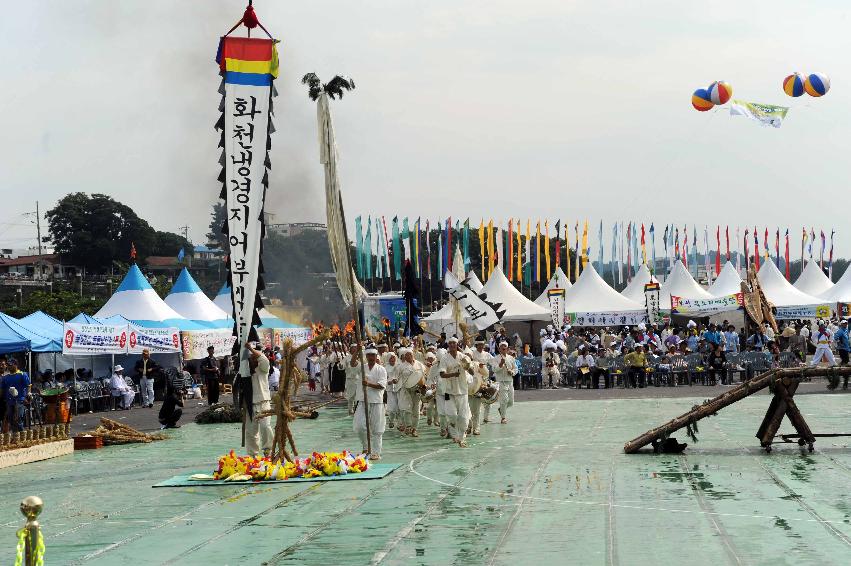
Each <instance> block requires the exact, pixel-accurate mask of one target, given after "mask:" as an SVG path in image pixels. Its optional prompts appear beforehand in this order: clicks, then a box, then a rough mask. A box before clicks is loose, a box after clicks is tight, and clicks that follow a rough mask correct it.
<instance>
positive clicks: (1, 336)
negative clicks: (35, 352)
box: [0, 326, 30, 354]
mask: <svg viewBox="0 0 851 566" xmlns="http://www.w3.org/2000/svg"><path fill="white" fill-rule="evenodd" d="M29 349H30V341H29V340H27V339H26V338H23V337H22V336H20V335H18V334H16V333H15V332H13V331H12V330H11V329H10V328H9V327H7V326H0V354H11V353H12V352H26V351H27V350H29Z"/></svg>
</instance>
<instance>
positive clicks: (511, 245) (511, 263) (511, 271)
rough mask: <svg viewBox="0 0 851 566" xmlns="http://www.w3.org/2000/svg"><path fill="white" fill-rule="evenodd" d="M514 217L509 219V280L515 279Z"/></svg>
mask: <svg viewBox="0 0 851 566" xmlns="http://www.w3.org/2000/svg"><path fill="white" fill-rule="evenodd" d="M513 224H514V219H512V218H509V219H508V259H507V260H506V261H505V263H507V264H508V280H509V281H514V269H513V268H514V231H513V230H512V228H513Z"/></svg>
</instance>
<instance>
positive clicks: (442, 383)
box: [434, 349, 452, 440]
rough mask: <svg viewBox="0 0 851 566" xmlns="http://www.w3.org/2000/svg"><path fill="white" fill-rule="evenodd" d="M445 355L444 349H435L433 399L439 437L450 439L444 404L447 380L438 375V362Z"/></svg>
mask: <svg viewBox="0 0 851 566" xmlns="http://www.w3.org/2000/svg"><path fill="white" fill-rule="evenodd" d="M447 355H449V354H448V352H447V351H446V350H444V349H440V350H438V351H437V378H436V383H437V388H436V394H435V396H434V400H435V406H436V410H437V422H438V424H439V425H440V436H441V438H448V439H450V440H451V439H452V435H451V434H450V433H449V425H450V424H451V423H450V422H449V413H448V412H447V410H446V404H447V403H448V402H449V380H448V379H443V378H441V377H440V364H441V363H442V362H443V358H444V357H446V356H447Z"/></svg>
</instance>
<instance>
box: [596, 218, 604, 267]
mask: <svg viewBox="0 0 851 566" xmlns="http://www.w3.org/2000/svg"><path fill="white" fill-rule="evenodd" d="M597 241H598V242H599V243H600V246H599V251H598V252H597V263H598V264H599V267H598V270H599V272H600V273H601V274H602V273H603V221H602V220H600V229H599V230H598V231H597Z"/></svg>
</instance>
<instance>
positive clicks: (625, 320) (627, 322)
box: [564, 311, 647, 326]
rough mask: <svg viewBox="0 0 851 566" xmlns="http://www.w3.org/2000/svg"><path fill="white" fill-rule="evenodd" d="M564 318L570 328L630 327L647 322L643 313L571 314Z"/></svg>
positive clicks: (645, 314)
mask: <svg viewBox="0 0 851 566" xmlns="http://www.w3.org/2000/svg"><path fill="white" fill-rule="evenodd" d="M564 318H565V321H566V322H567V323H568V324H570V325H572V326H632V325H634V324H640V323H642V322H647V313H646V312H644V311H631V312H571V313H567V314H566V315H565V316H564Z"/></svg>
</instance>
